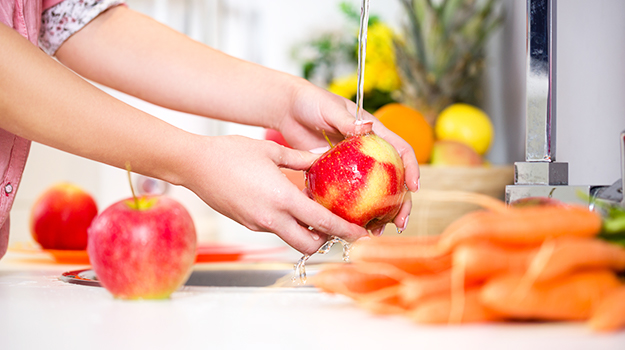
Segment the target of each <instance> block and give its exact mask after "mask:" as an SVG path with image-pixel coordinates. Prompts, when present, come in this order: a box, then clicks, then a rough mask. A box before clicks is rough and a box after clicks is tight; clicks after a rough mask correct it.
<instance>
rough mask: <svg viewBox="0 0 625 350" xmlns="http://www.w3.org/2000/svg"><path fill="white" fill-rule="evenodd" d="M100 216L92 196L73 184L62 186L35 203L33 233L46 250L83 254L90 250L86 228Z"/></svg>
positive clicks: (58, 185)
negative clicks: (72, 251) (62, 250)
mask: <svg viewBox="0 0 625 350" xmlns="http://www.w3.org/2000/svg"><path fill="white" fill-rule="evenodd" d="M97 214H98V207H97V205H96V203H95V201H94V200H93V197H91V195H90V194H89V193H87V192H85V191H84V190H83V189H81V188H80V187H78V186H76V185H74V184H70V183H59V184H56V185H53V186H52V187H50V188H48V189H47V190H46V191H45V192H44V193H43V194H41V196H40V197H39V198H38V199H37V200H36V201H35V204H34V205H33V207H32V210H31V213H30V232H31V234H32V236H33V238H34V239H35V241H36V242H37V243H39V244H40V245H41V247H42V248H44V249H66V250H83V249H85V248H87V228H88V227H89V225H90V224H91V220H93V218H94V217H95V216H96V215H97Z"/></svg>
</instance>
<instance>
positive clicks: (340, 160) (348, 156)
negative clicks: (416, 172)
mask: <svg viewBox="0 0 625 350" xmlns="http://www.w3.org/2000/svg"><path fill="white" fill-rule="evenodd" d="M306 186H307V188H308V189H309V190H310V193H311V195H312V198H313V199H314V200H315V201H317V202H318V203H320V204H321V205H323V206H324V207H326V208H328V209H329V210H330V211H332V212H333V213H335V214H337V215H338V216H340V217H342V218H344V219H345V220H347V221H349V222H352V223H355V224H357V225H360V226H363V227H365V228H367V229H375V228H378V227H380V226H383V225H385V224H386V223H388V222H391V221H392V220H393V219H394V218H395V216H396V215H397V213H398V212H399V209H400V207H401V205H402V203H403V200H404V195H405V194H406V189H405V187H404V164H403V162H402V160H401V157H400V156H399V154H398V153H397V151H396V150H395V148H394V147H393V146H392V145H391V144H389V143H388V142H386V141H385V140H384V139H382V138H381V137H379V136H377V135H375V134H373V133H370V134H365V135H357V136H351V137H348V138H346V139H345V140H343V141H341V142H339V143H338V144H336V145H335V146H334V147H332V148H331V149H330V150H329V151H327V152H326V153H324V154H323V155H321V157H319V158H318V159H317V160H316V161H315V162H314V163H313V165H312V166H311V167H310V169H309V170H308V171H307V172H306Z"/></svg>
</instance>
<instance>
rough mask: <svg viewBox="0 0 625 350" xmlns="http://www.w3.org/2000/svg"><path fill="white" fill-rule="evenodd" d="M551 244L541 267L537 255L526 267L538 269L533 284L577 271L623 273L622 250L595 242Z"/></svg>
mask: <svg viewBox="0 0 625 350" xmlns="http://www.w3.org/2000/svg"><path fill="white" fill-rule="evenodd" d="M553 244H554V248H553V252H552V253H551V254H550V256H548V257H547V258H546V261H545V262H544V264H541V261H540V260H539V259H538V256H536V258H534V259H533V260H532V262H531V264H530V267H529V269H530V270H532V269H536V270H538V271H537V276H536V281H537V282H540V281H546V280H550V279H554V278H557V277H559V276H563V275H566V274H569V273H571V272H573V271H575V270H579V269H588V268H607V269H610V270H615V271H622V270H625V248H624V247H621V246H617V245H615V244H611V243H609V242H606V241H603V240H599V239H591V238H573V237H562V238H559V239H555V240H553ZM539 265H542V266H539Z"/></svg>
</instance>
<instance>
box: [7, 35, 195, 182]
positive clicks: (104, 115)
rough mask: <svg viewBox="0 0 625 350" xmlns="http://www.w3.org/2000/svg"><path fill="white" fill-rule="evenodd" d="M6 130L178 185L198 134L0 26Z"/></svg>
mask: <svg viewBox="0 0 625 350" xmlns="http://www.w3.org/2000/svg"><path fill="white" fill-rule="evenodd" d="M0 47H7V48H9V47H10V48H11V49H10V50H4V51H3V53H2V55H0V87H1V89H0V127H2V128H4V129H6V130H8V131H10V132H12V133H15V134H17V135H19V136H22V137H24V138H27V139H30V140H33V141H37V142H39V143H42V144H46V145H48V146H51V147H54V148H58V149H60V150H63V151H67V152H70V153H73V154H76V155H80V156H84V157H86V158H89V159H93V160H96V161H100V162H104V163H107V164H110V165H113V166H117V167H122V168H123V167H124V166H125V163H126V162H127V161H128V162H130V164H131V166H132V167H133V169H134V170H135V171H137V172H140V173H143V174H146V175H149V176H155V177H159V178H163V179H166V180H168V181H170V182H173V183H176V182H178V181H179V179H178V178H177V176H176V174H175V173H173V172H172V171H171V170H169V169H177V170H179V169H180V168H181V167H182V166H183V164H180V163H179V159H185V157H184V156H183V154H184V152H187V150H185V148H187V147H190V145H189V144H188V140H189V139H190V138H191V137H192V135H191V134H187V133H185V132H184V131H182V130H180V129H177V128H174V127H173V126H171V125H169V124H167V123H165V122H162V121H160V120H159V119H157V118H154V117H152V116H150V115H147V114H145V113H143V112H141V111H139V110H137V109H135V108H132V107H130V106H128V105H126V104H124V103H122V102H120V101H118V100H116V99H114V98H112V97H110V96H109V95H107V94H105V93H104V92H102V91H100V90H99V89H97V88H95V87H93V86H92V85H91V84H89V83H88V82H86V81H84V80H83V79H82V78H80V77H78V76H76V75H75V74H73V73H72V72H71V71H69V70H68V69H67V68H65V67H63V66H62V65H60V64H58V63H57V62H55V61H54V60H52V59H50V58H49V57H48V56H47V55H45V54H44V53H43V52H41V51H40V50H39V49H37V48H36V47H35V46H33V45H32V44H31V43H29V42H28V41H27V40H25V39H24V38H22V37H21V36H19V34H17V33H16V32H15V31H14V30H12V29H10V28H9V27H7V26H5V25H3V24H0Z"/></svg>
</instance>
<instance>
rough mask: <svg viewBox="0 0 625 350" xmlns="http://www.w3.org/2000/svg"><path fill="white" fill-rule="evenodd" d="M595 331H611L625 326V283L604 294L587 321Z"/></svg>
mask: <svg viewBox="0 0 625 350" xmlns="http://www.w3.org/2000/svg"><path fill="white" fill-rule="evenodd" d="M588 325H589V326H590V329H592V330H594V331H596V332H612V331H617V330H619V329H624V328H625V285H621V286H619V287H617V288H615V289H614V290H613V291H611V292H610V293H609V294H608V295H606V296H605V297H604V298H603V300H602V301H601V302H600V303H599V306H598V307H597V308H596V309H595V310H594V312H593V313H592V317H591V318H590V321H589V322H588Z"/></svg>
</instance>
